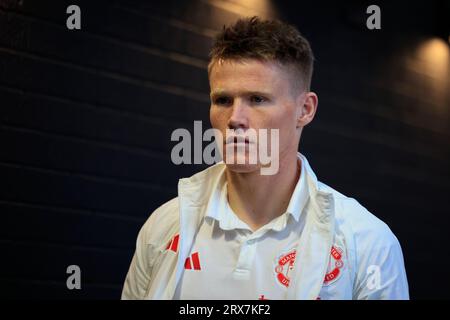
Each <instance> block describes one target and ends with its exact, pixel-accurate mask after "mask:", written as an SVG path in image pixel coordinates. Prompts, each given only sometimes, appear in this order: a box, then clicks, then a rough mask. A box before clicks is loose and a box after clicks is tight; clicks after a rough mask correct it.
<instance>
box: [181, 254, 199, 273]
mask: <svg viewBox="0 0 450 320" xmlns="http://www.w3.org/2000/svg"><path fill="white" fill-rule="evenodd" d="M184 268H185V269H189V270H192V269H193V270H201V267H200V259H199V257H198V252H195V253H193V254H191V256H190V257H187V258H186V261H185V262H184Z"/></svg>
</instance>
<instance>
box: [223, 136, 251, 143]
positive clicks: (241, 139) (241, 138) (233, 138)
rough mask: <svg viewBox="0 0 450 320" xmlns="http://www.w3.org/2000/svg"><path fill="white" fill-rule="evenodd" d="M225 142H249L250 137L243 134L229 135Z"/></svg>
mask: <svg viewBox="0 0 450 320" xmlns="http://www.w3.org/2000/svg"><path fill="white" fill-rule="evenodd" d="M225 143H226V144H250V143H251V142H250V139H249V138H248V137H245V136H231V137H228V138H227V139H226V142H225Z"/></svg>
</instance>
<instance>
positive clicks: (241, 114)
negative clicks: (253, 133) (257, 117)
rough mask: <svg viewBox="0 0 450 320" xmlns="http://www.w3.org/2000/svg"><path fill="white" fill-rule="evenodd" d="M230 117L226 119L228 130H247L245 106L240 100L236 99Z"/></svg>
mask: <svg viewBox="0 0 450 320" xmlns="http://www.w3.org/2000/svg"><path fill="white" fill-rule="evenodd" d="M231 108H232V111H231V116H230V118H229V119H228V128H229V129H239V128H241V129H246V128H248V115H247V111H248V110H247V106H245V105H244V104H243V103H242V102H241V101H240V100H238V99H236V100H235V101H234V103H233V106H232V107H231Z"/></svg>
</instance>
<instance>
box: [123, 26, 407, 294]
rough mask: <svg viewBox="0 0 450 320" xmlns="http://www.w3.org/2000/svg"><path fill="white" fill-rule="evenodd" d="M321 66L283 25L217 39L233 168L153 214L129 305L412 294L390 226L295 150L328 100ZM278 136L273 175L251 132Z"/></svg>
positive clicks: (209, 174) (217, 70)
mask: <svg viewBox="0 0 450 320" xmlns="http://www.w3.org/2000/svg"><path fill="white" fill-rule="evenodd" d="M312 70H313V54H312V51H311V48H310V46H309V43H308V42H307V40H306V39H304V38H303V37H302V36H301V35H300V33H299V32H298V30H297V29H295V28H294V27H293V26H290V25H287V24H285V23H283V22H280V21H261V20H259V19H258V18H256V17H253V18H250V19H242V20H239V21H238V22H237V23H235V24H234V25H233V26H230V27H228V28H224V30H223V31H222V32H221V33H220V34H219V35H218V36H217V38H216V40H215V43H214V46H213V49H212V51H211V61H210V64H209V67H208V73H209V80H210V89H211V108H210V120H211V124H212V126H213V128H215V129H217V130H218V131H220V132H221V133H222V135H223V137H224V138H223V141H222V142H219V143H223V148H222V150H223V151H222V152H223V158H224V160H225V161H224V162H222V163H218V164H216V165H214V166H212V167H210V168H208V169H207V170H205V171H202V172H200V173H198V174H196V175H194V176H192V177H190V178H187V179H181V180H180V182H179V186H178V197H177V198H175V199H173V200H171V201H169V202H167V203H166V204H164V205H162V206H161V207H160V208H158V209H157V210H156V211H155V212H153V213H152V214H151V216H150V218H149V219H148V221H147V222H146V223H145V224H144V226H143V227H142V229H141V231H140V233H139V235H138V240H137V246H136V252H135V255H134V257H133V260H132V263H131V266H130V269H129V272H128V275H127V278H126V280H125V285H124V288H123V293H122V298H123V299H408V298H409V295H408V284H407V279H406V274H405V269H404V263H403V257H402V251H401V248H400V245H399V243H398V241H397V239H396V237H395V236H394V234H393V233H392V232H391V231H390V229H389V228H388V226H387V225H386V224H384V223H383V222H382V221H380V220H379V219H378V218H376V217H375V216H373V215H372V214H371V213H369V212H368V211H367V210H366V209H365V208H364V207H363V206H361V205H360V204H359V203H358V202H357V201H356V200H354V199H352V198H348V197H346V196H344V195H342V194H341V193H339V192H337V191H335V190H334V189H332V188H331V187H329V186H327V185H325V184H323V183H321V182H319V181H318V180H317V178H316V175H315V174H314V173H313V171H312V169H311V167H310V166H309V164H308V161H307V160H306V158H305V157H304V156H303V155H302V154H300V153H298V152H297V150H298V145H299V141H300V136H301V133H302V130H303V128H304V127H305V126H306V125H307V124H308V123H310V122H311V121H312V120H313V118H314V114H315V112H316V109H317V104H318V97H317V95H316V94H315V93H313V92H311V91H310V89H309V88H310V82H311V76H312ZM268 129H278V130H279V131H278V132H279V140H278V141H277V143H276V144H277V146H276V147H277V148H275V146H274V145H272V144H271V145H270V148H271V150H272V151H274V150H276V151H277V156H278V161H279V166H278V170H277V171H276V173H275V174H270V175H263V174H261V170H260V169H261V168H262V167H264V166H265V165H267V164H263V163H262V161H260V159H259V160H258V161H257V162H256V163H250V161H247V160H249V156H250V153H249V146H250V145H251V144H257V145H258V148H260V147H261V145H260V142H257V141H254V140H252V139H250V138H249V137H250V135H246V133H247V132H250V131H251V130H256V131H262V130H268ZM227 130H228V131H227ZM230 131H231V132H232V133H233V134H234V135H232V136H231V138H230V135H229V134H228V135H227V133H229V132H230ZM239 138H241V139H243V140H241V141H239ZM238 147H243V149H241V150H238ZM230 150H233V151H236V153H231V152H230ZM230 158H232V159H230ZM238 158H240V159H241V160H246V161H234V160H236V159H238ZM243 162H244V163H243Z"/></svg>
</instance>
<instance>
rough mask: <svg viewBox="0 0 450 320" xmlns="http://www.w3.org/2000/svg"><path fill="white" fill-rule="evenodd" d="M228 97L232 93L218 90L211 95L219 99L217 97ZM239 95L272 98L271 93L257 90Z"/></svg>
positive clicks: (238, 93)
mask: <svg viewBox="0 0 450 320" xmlns="http://www.w3.org/2000/svg"><path fill="white" fill-rule="evenodd" d="M226 95H232V94H231V93H230V92H228V91H226V90H216V91H212V92H211V93H210V97H211V98H213V97H217V96H226ZM237 95H239V96H252V95H254V96H266V97H271V96H272V94H271V93H269V92H264V91H257V90H252V91H240V92H237Z"/></svg>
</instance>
